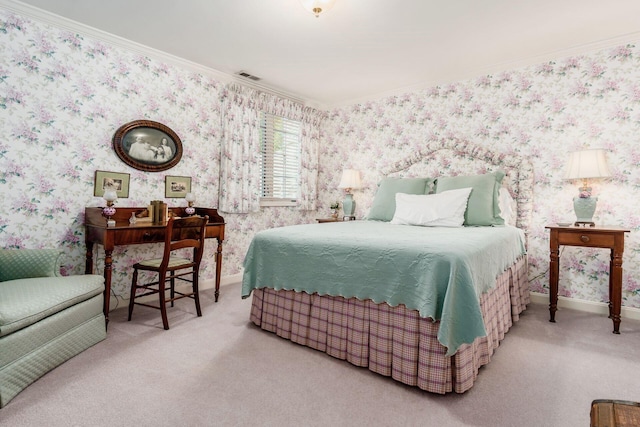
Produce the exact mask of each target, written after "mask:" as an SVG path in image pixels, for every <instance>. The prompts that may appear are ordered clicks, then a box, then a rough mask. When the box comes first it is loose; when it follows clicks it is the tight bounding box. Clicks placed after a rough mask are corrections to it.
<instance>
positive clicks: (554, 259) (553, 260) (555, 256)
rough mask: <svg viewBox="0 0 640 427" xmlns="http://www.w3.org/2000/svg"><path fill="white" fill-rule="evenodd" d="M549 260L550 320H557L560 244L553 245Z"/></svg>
mask: <svg viewBox="0 0 640 427" xmlns="http://www.w3.org/2000/svg"><path fill="white" fill-rule="evenodd" d="M550 252H551V255H550V260H549V322H554V323H555V321H556V311H558V274H559V273H558V271H559V269H560V250H559V247H558V245H553V244H552V246H551V251H550Z"/></svg>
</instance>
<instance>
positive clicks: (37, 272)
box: [0, 249, 62, 282]
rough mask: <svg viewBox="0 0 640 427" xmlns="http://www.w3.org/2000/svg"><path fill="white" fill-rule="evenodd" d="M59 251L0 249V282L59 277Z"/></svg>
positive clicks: (60, 252)
mask: <svg viewBox="0 0 640 427" xmlns="http://www.w3.org/2000/svg"><path fill="white" fill-rule="evenodd" d="M61 255H62V251H60V250H59V249H0V282H6V281H7V280H14V279H28V278H31V277H54V276H58V275H59V270H60V264H59V262H60V257H61Z"/></svg>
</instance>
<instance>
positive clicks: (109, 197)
mask: <svg viewBox="0 0 640 427" xmlns="http://www.w3.org/2000/svg"><path fill="white" fill-rule="evenodd" d="M102 198H103V199H104V200H105V201H106V202H107V206H105V207H104V208H103V209H102V215H103V216H104V217H105V218H107V227H115V225H116V221H115V220H114V219H111V217H112V216H114V215H115V214H116V208H114V207H113V204H114V203H115V201H116V200H118V193H117V192H116V190H115V189H113V188H111V187H109V188H105V190H104V194H103V195H102Z"/></svg>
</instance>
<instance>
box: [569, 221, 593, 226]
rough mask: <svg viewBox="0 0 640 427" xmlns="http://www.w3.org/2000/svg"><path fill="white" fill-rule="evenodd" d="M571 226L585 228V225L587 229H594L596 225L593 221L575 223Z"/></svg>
mask: <svg viewBox="0 0 640 427" xmlns="http://www.w3.org/2000/svg"><path fill="white" fill-rule="evenodd" d="M573 225H575V226H576V227H581V226H583V227H586V226H587V225H588V226H589V227H595V226H596V223H595V222H593V221H576V222H574V223H573Z"/></svg>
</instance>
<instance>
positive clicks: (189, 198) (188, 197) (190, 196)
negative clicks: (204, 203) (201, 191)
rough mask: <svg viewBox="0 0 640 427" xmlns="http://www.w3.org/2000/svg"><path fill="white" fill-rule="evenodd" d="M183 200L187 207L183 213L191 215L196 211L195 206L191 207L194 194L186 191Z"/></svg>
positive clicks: (194, 197) (194, 198) (194, 199)
mask: <svg viewBox="0 0 640 427" xmlns="http://www.w3.org/2000/svg"><path fill="white" fill-rule="evenodd" d="M184 198H185V200H186V201H187V205H188V206H187V207H186V208H185V209H184V211H185V213H186V214H187V215H189V216H191V215H193V214H194V213H196V208H194V207H193V202H195V201H196V196H194V194H193V193H187V194H185V196H184Z"/></svg>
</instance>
